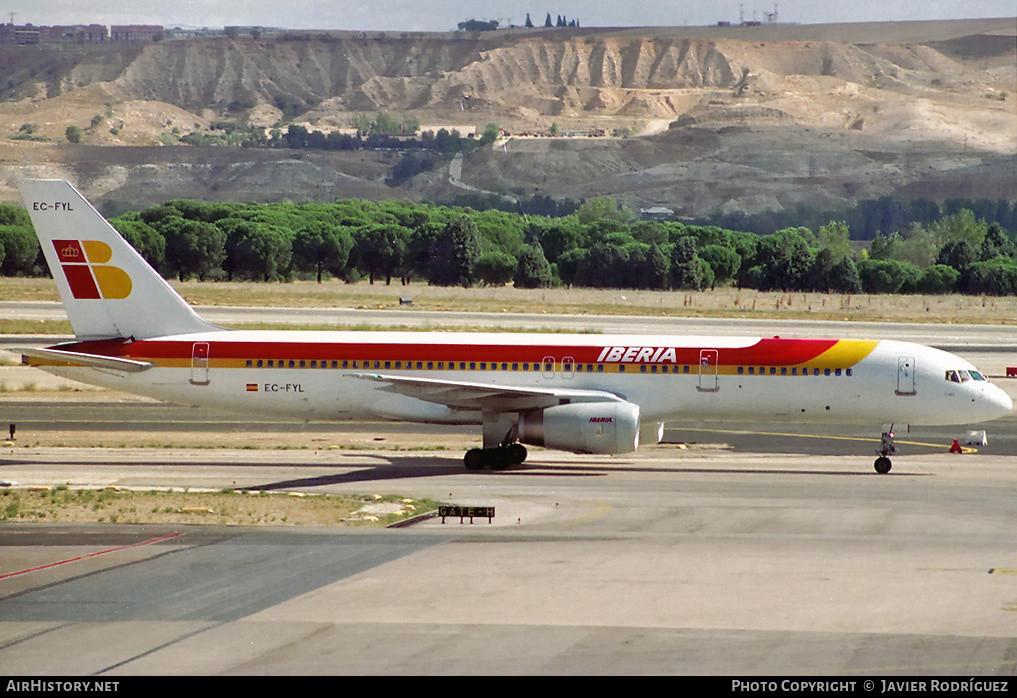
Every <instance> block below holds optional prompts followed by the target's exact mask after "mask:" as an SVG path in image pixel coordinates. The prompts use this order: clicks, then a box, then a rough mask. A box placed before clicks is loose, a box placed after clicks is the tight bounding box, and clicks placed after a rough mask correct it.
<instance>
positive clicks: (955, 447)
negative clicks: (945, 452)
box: [950, 439, 964, 453]
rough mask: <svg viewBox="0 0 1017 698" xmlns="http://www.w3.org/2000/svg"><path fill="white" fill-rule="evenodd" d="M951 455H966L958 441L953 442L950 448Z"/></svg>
mask: <svg viewBox="0 0 1017 698" xmlns="http://www.w3.org/2000/svg"><path fill="white" fill-rule="evenodd" d="M950 453H964V449H963V448H961V445H960V442H959V441H958V440H957V439H954V440H953V444H952V445H951V446H950Z"/></svg>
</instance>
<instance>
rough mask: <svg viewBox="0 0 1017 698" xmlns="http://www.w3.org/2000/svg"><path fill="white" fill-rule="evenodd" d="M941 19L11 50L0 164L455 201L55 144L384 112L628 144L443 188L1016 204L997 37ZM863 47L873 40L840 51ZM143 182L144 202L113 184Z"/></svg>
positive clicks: (325, 175)
mask: <svg viewBox="0 0 1017 698" xmlns="http://www.w3.org/2000/svg"><path fill="white" fill-rule="evenodd" d="M950 24H951V26H950V27H949V28H947V27H946V26H945V24H944V23H928V27H927V28H926V36H928V37H929V40H927V41H922V40H921V33H920V32H919V31H918V29H917V28H915V27H911V26H910V25H909V29H908V32H907V34H908V36H907V40H906V41H896V42H895V41H892V40H886V37H887V32H886V25H873V27H879V28H880V29H879V30H875V29H874V30H872V31H869V32H866V31H865V30H864V28H862V29H861V30H859V29H858V28H857V27H856V28H855V29H854V30H853V31H854V33H853V34H851V32H847V30H843V32H844V33H845V36H844V37H843V39H845V40H836V38H837V36H836V32H835V31H833V30H831V29H830V28H829V26H827V27H826V28H809V27H800V28H797V31H792V29H791V28H785V29H784V30H782V31H781V32H777V33H774V30H772V29H771V31H770V32H769V33H767V32H765V31H762V30H761V31H760V32H756V33H751V32H747V31H745V30H740V29H739V28H734V29H732V30H729V31H728V32H726V33H725V32H721V31H719V30H718V31H714V32H707V31H704V30H700V31H689V30H679V29H675V30H664V29H652V30H646V31H642V32H640V31H639V30H626V31H596V30H587V31H584V32H571V33H569V32H558V33H554V34H543V33H540V32H531V33H512V32H507V33H496V34H476V35H470V36H452V35H403V36H389V37H382V36H359V35H355V34H353V33H347V34H333V35H291V36H286V37H277V38H271V39H259V40H253V39H243V40H228V39H218V40H194V41H165V42H158V43H153V44H150V45H148V46H146V47H144V48H141V49H132V50H129V51H112V50H103V51H97V52H92V53H87V52H81V53H79V54H78V55H75V56H72V57H68V56H66V55H60V56H54V57H53V60H52V61H51V62H50V63H49V64H47V63H46V62H45V60H43V58H41V57H40V55H38V54H32V55H31V56H30V58H31V60H27V59H26V60H24V61H18V60H14V59H12V58H11V57H10V56H9V55H8V56H7V57H6V58H5V59H4V63H5V64H6V65H7V66H8V67H11V69H10V70H9V71H7V72H8V74H9V77H8V80H7V83H6V94H7V101H6V102H5V103H4V104H3V105H2V106H0V135H5V134H9V135H17V134H19V133H20V134H22V135H23V134H24V128H25V125H26V124H32V135H33V136H34V138H35V139H36V140H21V141H7V145H3V146H2V148H3V150H2V151H0V155H2V157H3V163H2V164H3V166H4V169H5V179H7V180H10V179H11V178H12V177H13V176H15V175H16V174H17V173H18V172H22V171H25V170H26V168H27V169H28V170H33V169H34V170H35V171H43V170H44V171H47V172H54V173H57V174H60V173H63V175H64V176H70V177H72V178H77V179H84V180H88V181H96V182H104V183H105V184H104V185H103V186H102V187H101V189H102V190H101V191H97V192H96V193H98V194H100V195H105V194H111V195H112V194H113V193H114V192H116V191H117V190H119V189H124V188H125V187H126V188H129V189H131V190H135V189H138V190H139V191H138V193H139V195H142V196H145V193H146V192H148V195H150V196H155V197H156V198H158V195H159V194H160V191H159V186H158V181H159V180H160V179H163V178H164V179H165V180H166V181H167V182H170V181H172V182H173V185H172V190H173V192H174V195H180V190H181V189H184V190H186V189H187V188H188V185H187V182H188V181H189V180H188V177H189V175H188V174H187V172H188V171H193V172H203V173H204V175H203V176H202V177H201V178H199V177H197V175H195V176H194V179H193V188H194V190H195V194H194V195H195V196H202V195H204V196H215V197H221V198H230V194H231V192H240V191H242V192H244V193H245V194H249V193H250V192H251V191H254V192H257V191H258V186H259V185H260V183H264V182H265V180H266V179H268V180H271V181H272V182H274V184H273V183H269V185H268V190H270V192H271V193H267V194H266V196H265V198H279V197H280V196H283V195H284V192H282V191H279V189H280V188H281V186H283V185H289V186H291V187H294V188H296V187H302V189H301V190H300V191H292V192H291V198H307V197H314V198H317V197H321V196H326V195H343V192H344V191H346V190H349V191H350V192H352V191H354V190H356V191H357V192H358V193H357V195H364V194H363V192H365V191H366V192H375V193H376V194H377V195H378V196H382V195H386V196H393V195H396V196H399V195H404V196H410V197H424V196H444V195H448V194H450V193H452V191H454V189H453V185H454V184H456V183H451V184H450V182H449V180H448V172H447V171H444V170H443V171H441V172H432V173H429V174H424V175H420V176H418V177H415V178H413V179H412V180H410V181H409V182H407V183H406V184H405V185H404V187H405V188H404V189H403V190H402V191H401V192H394V191H392V190H391V189H389V188H387V187H385V186H384V185H383V184H382V183H381V180H382V179H383V177H384V169H385V167H386V166H387V165H388V164H390V163H389V161H390V160H391V158H390V157H389V156H386V155H385V154H378V153H362V155H361V156H360V157H359V158H358V159H354V160H356V161H357V162H359V163H360V165H359V171H353V170H356V169H357V168H356V167H355V166H354V164H355V163H354V162H353V161H352V160H351V159H350V158H349V157H345V156H343V157H339V156H336V157H327V156H325V155H324V154H321V155H318V156H315V157H314V158H313V163H314V164H313V166H312V165H311V163H310V162H309V161H308V160H304V161H303V162H297V163H294V162H293V161H292V158H288V157H287V155H286V154H285V153H276V154H273V155H272V156H268V155H261V156H259V157H257V158H253V157H251V155H250V153H245V152H244V151H242V150H239V149H238V150H236V151H230V154H227V153H226V152H221V153H216V155H215V158H214V159H215V160H216V161H217V162H218V161H221V160H222V159H223V158H226V159H228V160H231V161H232V162H234V163H235V164H237V166H235V167H232V168H227V169H226V170H224V169H223V168H222V167H220V166H216V167H211V166H208V163H203V162H202V158H208V157H209V156H208V154H207V153H205V154H204V155H203V154H202V152H201V151H199V150H197V149H187V148H183V147H181V148H172V150H174V151H179V150H183V151H184V152H182V153H181V152H175V153H174V154H173V156H172V158H167V157H166V155H168V153H165V152H162V153H160V151H158V150H155V149H152V150H151V151H149V152H148V153H147V154H146V153H142V152H140V151H137V150H132V151H130V153H129V157H125V158H124V160H123V162H122V163H116V162H115V160H116V157H115V156H114V157H112V158H111V157H107V156H103V157H101V158H100V157H92V158H91V160H92V161H93V162H92V163H91V164H86V163H78V162H74V161H73V160H74V157H73V156H71V155H69V154H68V152H66V146H59V145H57V144H58V143H60V142H61V141H62V140H63V138H64V131H65V129H66V128H67V126H68V125H77V126H79V127H81V128H83V129H84V140H83V143H85V144H87V145H94V146H111V145H120V146H124V145H135V146H150V145H152V144H154V143H163V144H168V143H172V142H173V140H174V139H175V138H177V137H179V136H181V135H184V134H186V133H189V132H191V131H195V130H198V131H203V130H205V129H207V128H208V126H209V125H210V124H211V123H213V122H215V121H222V120H223V119H230V120H238V121H248V122H251V123H256V124H259V125H266V126H269V125H272V124H276V123H279V122H281V121H282V120H283V119H284V118H285V117H293V118H295V120H296V121H297V122H299V123H303V124H305V125H306V126H307V127H308V128H309V129H320V130H325V131H327V130H332V129H337V128H350V127H351V126H352V125H353V123H354V120H355V119H356V118H357V116H359V115H363V114H370V115H373V114H374V113H376V112H378V111H385V112H388V113H390V114H393V115H395V116H397V117H398V118H401V119H402V118H408V117H413V118H416V119H418V120H419V121H420V122H421V123H422V124H425V125H428V126H431V125H434V126H435V127H439V126H448V127H449V128H452V127H460V128H463V129H467V128H470V127H476V128H482V127H483V126H484V124H486V123H489V122H494V123H497V124H498V125H499V126H501V127H502V128H504V129H507V130H508V131H510V132H512V133H514V134H519V133H523V132H525V133H540V132H546V131H548V130H550V129H554V130H555V131H556V132H557V133H559V134H561V133H567V132H569V131H573V132H574V131H578V130H582V129H602V130H603V132H605V133H607V134H611V133H612V132H613V133H616V134H625V135H627V136H630V137H625V138H611V137H606V138H575V137H573V138H553V139H550V138H528V137H520V136H518V135H517V136H515V137H513V138H512V139H510V140H508V141H502V142H500V143H499V144H498V147H497V149H495V150H493V151H489V152H484V153H478V154H475V155H474V156H472V157H471V158H469V159H468V161H467V162H466V163H465V165H464V167H463V174H462V180H461V181H458V186H462V185H463V184H467V185H468V186H476V187H479V188H482V189H488V190H510V191H511V190H515V191H524V192H526V193H527V194H528V193H543V194H553V195H563V196H571V197H574V198H582V197H585V196H590V195H595V194H605V193H606V194H613V195H615V196H616V197H617V198H619V199H620V200H622V201H624V202H626V203H628V204H629V205H632V206H642V205H646V204H664V205H671V206H673V207H674V208H676V209H678V210H679V211H680V212H682V213H686V214H702V213H709V212H711V211H714V210H718V209H724V210H746V211H756V210H765V209H766V208H781V207H788V206H795V205H798V204H801V203H808V204H811V205H824V206H836V205H840V204H842V203H846V202H851V201H854V200H857V199H859V198H868V197H871V196H880V195H885V194H892V193H895V192H898V191H911V192H916V193H917V195H922V193H921V192H922V191H923V189H928V190H929V191H930V192H935V191H939V190H942V189H943V188H944V186H947V187H949V188H951V189H952V190H953V191H954V192H956V193H957V194H958V195H960V194H961V193H963V194H964V195H969V196H987V197H990V198H1017V192H1015V191H1014V188H1015V187H1017V184H1015V183H1014V181H1013V177H1012V172H1013V166H1014V153H1015V152H1017V107H1015V104H1017V94H1015V93H1017V45H1015V43H1014V37H1015V35H1017V30H1015V27H1014V25H1015V22H1014V21H1012V20H1003V21H997V22H995V23H993V22H992V21H977V22H971V23H967V24H965V23H963V22H958V23H950ZM969 32H970V33H969ZM847 34H851V36H847ZM870 35H871V36H872V37H875V38H879V39H880V40H878V41H873V42H871V43H868V42H863V41H859V40H858V39H857V37H858V36H870ZM25 55H28V54H25ZM599 132H600V131H598V133H599ZM632 136H641V137H632ZM46 139H48V140H46ZM62 148H63V149H64V152H56V151H59V150H61V149H62ZM162 150H163V151H165V149H162ZM76 152H78V153H79V154H80V152H82V151H76ZM123 152H124V154H125V155H128V153H127V151H123ZM290 155H292V154H290ZM168 160H172V162H169V161H168ZM287 160H288V161H289V164H286V165H285V166H284V165H279V164H273V163H280V162H284V161H287ZM100 162H110V164H109V165H106V166H103V165H101V164H99V163H100ZM183 162H186V163H188V164H187V166H186V167H183V166H182V163H183ZM244 163H246V164H244ZM276 167H286V168H291V169H292V168H294V167H295V168H297V169H302V170H307V171H308V172H307V176H304V177H297V178H292V177H291V178H288V180H282V181H281V182H280V181H276V178H275V176H274V175H271V174H269V175H266V173H269V172H271V171H272V170H273V168H276ZM104 168H105V169H104ZM140 168H147V169H145V170H144V171H142V169H140ZM153 168H154V169H153ZM227 170H228V171H227ZM217 173H218V174H217ZM142 178H143V179H144V180H145V181H146V183H147V184H146V186H145V187H140V188H136V187H133V186H132V182H138V181H140V180H141V179H142ZM252 178H254V179H256V180H258V183H256V182H255V181H254V179H252ZM8 186H9V185H8ZM126 193H127V192H126V190H125V191H120V196H125V195H126ZM931 195H932V196H935V195H936V194H934V193H932V194H931Z"/></svg>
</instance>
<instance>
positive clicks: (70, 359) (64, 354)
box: [14, 348, 155, 373]
mask: <svg viewBox="0 0 1017 698" xmlns="http://www.w3.org/2000/svg"><path fill="white" fill-rule="evenodd" d="M14 351H17V352H20V353H21V355H22V357H24V358H23V359H22V361H23V362H24V363H27V364H30V365H35V364H32V362H31V361H28V360H27V359H41V360H42V361H45V362H54V361H55V362H57V363H60V364H67V365H69V366H88V367H89V368H105V369H110V370H113V371H124V372H125V373H140V372H141V371H147V370H148V369H150V368H153V367H154V366H155V364H153V363H149V362H147V361H134V360H133V359H121V358H118V357H114V356H96V355H95V354H82V353H80V352H76V351H63V350H61V349H31V348H25V349H14Z"/></svg>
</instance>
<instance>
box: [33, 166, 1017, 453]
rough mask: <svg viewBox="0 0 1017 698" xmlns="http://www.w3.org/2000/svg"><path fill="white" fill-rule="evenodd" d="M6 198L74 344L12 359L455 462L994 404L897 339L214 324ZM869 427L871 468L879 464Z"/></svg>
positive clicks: (87, 221) (91, 229)
mask: <svg viewBox="0 0 1017 698" xmlns="http://www.w3.org/2000/svg"><path fill="white" fill-rule="evenodd" d="M20 187H21V192H22V195H23V197H24V200H25V204H26V206H27V207H28V211H29V214H30V215H31V218H32V222H33V224H34V226H35V229H36V231H37V233H38V235H39V241H40V244H41V245H42V249H43V251H44V253H45V256H46V261H47V262H48V264H49V267H50V270H51V271H52V273H53V278H54V279H55V280H56V283H57V286H58V287H59V289H60V297H61V298H62V300H63V303H64V307H65V308H66V311H67V315H68V317H69V318H70V321H71V325H72V326H73V328H74V334H75V336H76V340H75V341H74V342H71V343H67V344H59V345H56V346H53V347H49V348H47V349H24V350H22V354H23V355H24V361H25V362H26V363H29V364H30V365H32V366H38V367H39V368H42V369H45V370H47V371H50V372H52V373H55V374H57V375H61V376H66V377H68V378H72V379H75V380H79V381H83V382H86V383H91V384H94V385H99V386H104V387H109V388H115V389H117V390H123V391H127V392H131V393H135V394H139V395H146V396H149V397H153V398H158V399H161V400H167V401H171V402H177V403H182V404H188V405H206V406H213V407H220V408H226V409H229V410H233V411H236V410H243V411H249V412H252V413H268V414H273V415H287V416H291V417H295V418H301V419H307V420H350V419H378V418H382V419H390V420H402V421H411V422H422V423H439V424H479V425H481V427H482V433H483V447H482V448H475V449H472V450H470V451H468V452H467V453H466V456H465V459H464V460H465V463H466V467H468V468H471V469H472V468H482V467H491V468H502V467H505V466H507V465H510V464H515V463H521V462H522V461H523V460H525V458H526V448H525V446H523V444H531V445H538V446H543V447H546V448H551V449H559V450H564V451H573V452H579V453H598V454H617V453H627V452H630V451H633V450H634V449H636V448H637V446H638V445H639V444H640V443H647V442H649V443H651V444H655V443H658V442H659V440H660V437H661V433H662V430H663V424H664V422H669V421H685V420H693V419H695V420H717V421H723V420H740V421H788V422H832V423H848V424H858V425H867V426H872V427H879V426H881V425H886V424H914V425H939V424H942V425H945V424H970V423H974V422H980V421H984V420H989V419H993V418H995V417H999V416H1002V415H1004V414H1006V413H1008V412H1009V411H1010V410H1011V409H1012V403H1011V401H1010V398H1009V397H1008V396H1007V395H1006V393H1004V392H1003V391H1002V390H1000V389H999V388H998V387H996V386H994V385H992V384H991V383H990V382H989V381H987V380H986V379H985V378H984V377H983V376H982V374H981V373H979V372H978V371H977V370H976V369H975V367H974V366H972V365H971V364H969V363H968V362H967V361H964V360H963V359H961V358H959V357H957V356H954V355H952V354H949V353H947V352H944V351H940V350H937V349H933V348H930V347H926V346H921V345H917V344H909V343H906V342H898V341H866V340H854V339H779V338H773V339H765V338H744V337H703V336H646V335H614V336H609V335H546V334H532V335H526V334H499V333H458V334H452V333H445V332H441V333H430V332H320V331H248V330H225V329H222V328H218V327H215V326H213V325H210V324H209V323H207V322H205V321H204V320H202V319H201V318H200V317H198V315H197V314H196V313H195V312H194V311H193V309H192V308H191V307H190V306H188V305H187V303H186V302H185V301H184V300H183V298H181V297H180V295H179V294H178V293H177V292H176V291H175V290H174V289H173V288H172V287H171V286H170V285H169V284H167V283H166V281H165V280H164V279H163V278H162V277H161V276H160V275H159V274H158V273H157V272H156V271H155V270H153V269H152V268H151V267H150V266H149V265H148V264H147V263H146V262H145V260H144V259H143V258H142V257H141V256H140V255H139V254H138V253H137V252H135V251H134V249H133V248H132V247H131V246H130V245H129V244H128V243H127V242H126V241H125V240H124V239H123V238H122V237H121V236H120V235H119V234H118V233H117V232H116V230H115V229H114V228H113V227H112V226H110V225H109V223H107V222H106V220H105V219H103V217H102V216H101V215H100V214H99V213H98V212H97V211H96V210H95V209H94V208H92V206H91V205H90V204H89V203H88V202H87V201H86V200H85V199H84V197H82V196H81V194H79V193H78V192H77V191H76V190H75V189H74V188H73V187H72V186H71V185H70V184H68V183H67V182H64V181H59V180H35V181H26V182H23V183H22V184H21V185H20ZM892 452H893V443H892V437H890V438H887V435H886V434H884V440H883V450H882V451H881V455H880V457H879V458H878V459H877V460H876V464H875V467H876V470H877V471H879V472H887V471H889V469H890V460H889V457H888V456H889V455H890V454H891V453H892Z"/></svg>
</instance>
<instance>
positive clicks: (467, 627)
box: [0, 447, 1017, 676]
mask: <svg viewBox="0 0 1017 698" xmlns="http://www.w3.org/2000/svg"><path fill="white" fill-rule="evenodd" d="M27 450H29V451H34V450H33V449H27ZM870 465H871V464H870V463H868V462H867V461H866V462H859V461H858V459H856V458H854V457H846V456H803V455H787V454H743V453H731V452H717V451H711V450H702V451H697V450H696V449H678V448H677V447H670V448H663V449H654V450H651V451H647V452H640V453H637V454H635V455H632V456H626V457H621V456H619V457H610V458H604V457H599V458H598V457H581V456H573V455H568V454H558V453H552V452H535V453H534V454H533V457H532V459H531V462H530V463H529V464H528V466H527V467H524V468H519V469H513V470H508V471H504V472H478V473H473V472H467V471H465V470H464V469H463V468H462V465H461V461H460V460H459V458H458V457H456V456H453V455H448V454H437V453H429V454H405V453H393V452H375V453H371V452H358V453H352V454H351V453H345V454H337V453H336V452H334V451H321V452H317V453H315V452H293V451H285V452H273V451H223V452H219V451H211V452H209V451H180V452H176V451H166V450H151V451H149V450H138V451H135V450H127V451H124V450H123V449H110V450H104V449H86V450H76V449H52V450H42V451H39V452H33V453H31V454H15V456H14V457H12V456H11V455H10V454H9V453H4V454H3V457H2V459H0V473H3V474H4V476H5V477H12V478H18V479H21V480H22V481H24V482H26V483H27V482H42V481H49V482H71V483H72V486H79V485H80V486H104V485H110V484H116V485H119V486H134V487H146V488H149V487H165V486H190V487H208V488H218V487H233V486H235V487H261V488H277V489H281V490H300V491H319V492H386V493H388V492H396V493H402V494H408V495H412V496H429V497H433V498H436V499H440V500H442V501H449V502H454V503H458V504H471V505H485V506H495V507H496V512H497V513H496V516H495V519H494V520H493V522H492V523H490V524H488V523H487V522H486V520H485V521H475V522H474V523H473V524H472V525H471V524H469V523H463V524H460V523H459V522H458V521H457V520H455V521H447V522H446V523H445V524H441V523H440V522H439V520H437V519H432V520H429V521H426V522H423V523H420V524H417V525H415V526H412V527H410V528H407V529H399V530H383V531H370V532H365V531H362V530H357V531H351V530H349V529H340V528H334V529H329V528H323V529H300V530H297V529H286V528H230V527H214V526H213V527H205V526H179V527H172V526H122V527H117V526H111V525H105V526H104V525H92V526H64V525H60V524H41V525H40V524H15V525H6V526H5V528H4V529H3V531H2V533H0V549H2V555H0V559H2V560H3V566H4V570H3V572H2V574H10V573H11V572H12V571H21V570H27V569H32V570H34V571H32V572H28V573H26V574H20V575H16V576H12V577H6V578H3V579H0V597H2V598H0V673H3V674H18V675H29V674H31V675H50V674H61V675H68V674H74V675H84V674H94V675H101V676H116V675H129V674H251V673H259V674H303V673H313V674H336V673H338V674H343V673H357V674H361V673H362V674H490V673H497V674H506V673H507V674H572V673H574V674H643V673H679V674H691V673H702V674H737V675H752V674H774V673H776V674H791V675H799V674H836V675H876V674H881V675H882V674H901V675H916V674H948V675H956V674H964V675H985V674H1000V675H1010V674H1012V673H1013V672H1014V670H1015V669H1017V660H1015V659H1014V657H1015V652H1017V634H1015V633H1014V631H1013V628H1014V621H1015V615H1014V614H1015V613H1017V557H1015V548H1014V546H1013V538H1012V531H1013V530H1014V527H1015V524H1017V509H1015V507H1014V506H1013V501H1014V499H1015V498H1014V495H1015V494H1017V467H1015V466H1017V463H1015V459H1014V458H1012V457H1006V456H980V455H964V456H956V455H950V454H946V453H940V454H927V455H915V456H908V457H904V458H900V459H897V461H896V462H895V468H894V471H893V472H892V473H891V474H889V475H886V476H880V475H876V474H875V473H874V472H872V471H871V470H870ZM93 553H98V554H95V555H93V556H91V557H83V556H85V555H90V554H93ZM76 558H81V559H76ZM71 559H74V561H72V562H68V563H67V564H60V565H56V566H51V567H44V566H45V565H52V564H53V563H56V562H61V561H65V560H71ZM14 568H16V569H14Z"/></svg>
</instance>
